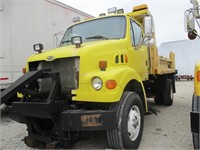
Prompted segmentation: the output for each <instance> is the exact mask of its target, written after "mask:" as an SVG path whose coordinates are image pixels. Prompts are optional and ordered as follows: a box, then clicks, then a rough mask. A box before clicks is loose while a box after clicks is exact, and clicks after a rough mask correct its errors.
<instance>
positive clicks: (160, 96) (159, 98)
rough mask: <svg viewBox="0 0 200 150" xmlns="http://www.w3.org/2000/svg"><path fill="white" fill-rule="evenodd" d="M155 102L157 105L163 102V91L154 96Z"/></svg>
mask: <svg viewBox="0 0 200 150" xmlns="http://www.w3.org/2000/svg"><path fill="white" fill-rule="evenodd" d="M154 102H155V104H156V105H162V104H163V91H159V92H157V93H156V97H155V98H154Z"/></svg>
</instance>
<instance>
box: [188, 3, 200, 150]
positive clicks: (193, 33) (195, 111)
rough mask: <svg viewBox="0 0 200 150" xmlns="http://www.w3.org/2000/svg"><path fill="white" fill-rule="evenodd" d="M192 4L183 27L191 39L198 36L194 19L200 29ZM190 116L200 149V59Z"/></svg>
mask: <svg viewBox="0 0 200 150" xmlns="http://www.w3.org/2000/svg"><path fill="white" fill-rule="evenodd" d="M190 2H191V3H192V4H193V8H190V9H188V10H186V11H185V28H186V31H187V32H188V37H189V39H191V40H193V39H195V38H196V37H197V36H198V37H200V36H199V35H198V33H197V30H196V29H195V21H196V22H197V25H198V27H199V29H200V24H199V23H200V20H199V19H200V14H199V10H200V7H199V4H198V1H197V0H190ZM190 118H191V131H192V135H193V146H194V149H200V131H199V125H200V123H199V121H200V119H199V118H200V60H199V61H198V62H197V63H196V66H195V72H194V94H193V98H192V112H191V113H190Z"/></svg>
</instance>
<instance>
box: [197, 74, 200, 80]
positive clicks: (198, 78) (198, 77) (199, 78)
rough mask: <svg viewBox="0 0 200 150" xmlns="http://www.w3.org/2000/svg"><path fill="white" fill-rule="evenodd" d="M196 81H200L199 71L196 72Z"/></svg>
mask: <svg viewBox="0 0 200 150" xmlns="http://www.w3.org/2000/svg"><path fill="white" fill-rule="evenodd" d="M197 81H198V82H200V71H198V72H197Z"/></svg>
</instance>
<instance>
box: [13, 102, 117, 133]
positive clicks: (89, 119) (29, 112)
mask: <svg viewBox="0 0 200 150" xmlns="http://www.w3.org/2000/svg"><path fill="white" fill-rule="evenodd" d="M64 105H65V103H64V102H62V101H60V102H59V101H57V102H55V103H39V102H37V103H31V102H13V103H12V106H13V107H12V115H13V116H12V118H13V119H14V120H16V121H17V122H20V123H26V121H24V120H26V118H40V119H50V120H55V122H56V120H61V121H60V123H59V126H60V127H61V128H62V129H61V130H63V131H94V130H113V129H116V128H117V123H116V112H115V111H110V110H66V109H65V108H64V107H63V106H64Z"/></svg>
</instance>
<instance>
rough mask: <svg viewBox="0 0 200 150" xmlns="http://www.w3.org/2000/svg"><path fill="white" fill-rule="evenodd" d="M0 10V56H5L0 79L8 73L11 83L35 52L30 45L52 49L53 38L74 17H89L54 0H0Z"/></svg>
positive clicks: (0, 60) (65, 27)
mask: <svg viewBox="0 0 200 150" xmlns="http://www.w3.org/2000/svg"><path fill="white" fill-rule="evenodd" d="M58 4H59V5H58ZM0 8H1V10H0V33H1V34H0V56H1V55H3V54H5V58H1V57H0V76H1V75H2V74H3V73H5V72H7V73H9V74H11V78H12V80H13V81H14V80H16V79H17V78H18V77H19V76H20V75H22V68H23V67H25V64H26V60H27V58H28V57H29V56H30V55H32V54H34V53H35V52H34V51H33V46H32V45H33V44H36V43H43V44H44V48H45V49H52V48H55V40H58V38H57V39H56V37H55V36H54V35H55V34H56V33H58V32H60V31H65V30H66V29H67V28H68V27H69V26H70V25H71V24H73V19H72V18H73V17H75V16H80V18H81V19H86V18H88V17H92V16H91V15H89V14H86V13H83V12H81V11H79V10H77V9H73V8H72V7H69V9H68V6H67V5H64V4H62V3H59V2H57V1H55V0H0ZM2 8H3V10H2ZM81 13H82V14H81ZM59 39H61V38H59Z"/></svg>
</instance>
